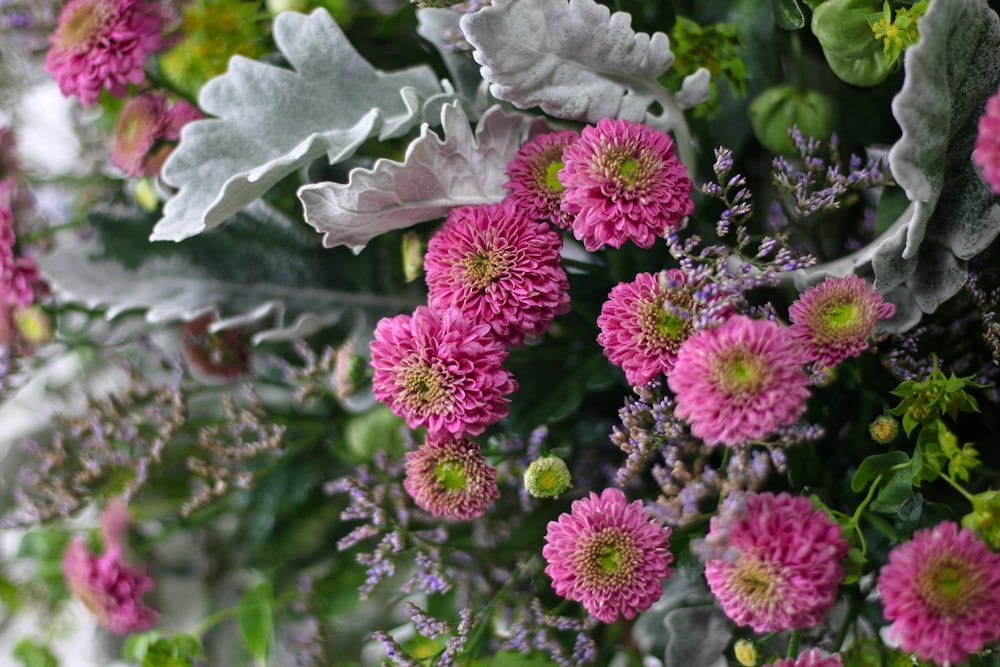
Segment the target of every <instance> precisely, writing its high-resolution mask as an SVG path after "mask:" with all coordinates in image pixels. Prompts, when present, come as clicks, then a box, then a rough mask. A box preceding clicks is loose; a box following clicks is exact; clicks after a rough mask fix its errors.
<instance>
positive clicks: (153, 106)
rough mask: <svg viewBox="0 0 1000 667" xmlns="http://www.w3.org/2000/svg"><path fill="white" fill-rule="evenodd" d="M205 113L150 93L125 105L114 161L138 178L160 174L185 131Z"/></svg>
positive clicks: (112, 149) (158, 93) (138, 96)
mask: <svg viewBox="0 0 1000 667" xmlns="http://www.w3.org/2000/svg"><path fill="white" fill-rule="evenodd" d="M203 117H204V114H202V113H201V111H200V110H199V109H198V107H196V106H194V105H193V104H191V103H190V102H188V101H186V100H180V101H178V102H176V103H173V104H171V103H170V102H169V100H168V99H167V95H166V94H165V93H160V92H153V91H146V92H143V93H140V94H138V95H136V96H135V97H133V98H131V99H130V100H129V101H128V102H126V103H125V106H124V108H123V109H122V111H121V114H119V116H118V123H117V125H116V127H115V137H114V143H113V145H112V147H111V161H112V162H113V163H114V164H115V165H116V166H117V167H118V168H119V169H121V170H122V171H124V172H125V173H126V174H128V175H129V176H134V177H136V178H139V177H142V176H153V175H155V174H157V173H159V171H160V168H161V167H162V166H163V163H164V162H165V161H166V159H167V157H168V156H169V155H170V153H171V151H173V148H174V144H173V143H171V142H176V141H177V140H178V139H179V138H180V131H181V128H182V127H184V125H186V124H187V123H189V122H190V121H192V120H196V119H198V118H203Z"/></svg>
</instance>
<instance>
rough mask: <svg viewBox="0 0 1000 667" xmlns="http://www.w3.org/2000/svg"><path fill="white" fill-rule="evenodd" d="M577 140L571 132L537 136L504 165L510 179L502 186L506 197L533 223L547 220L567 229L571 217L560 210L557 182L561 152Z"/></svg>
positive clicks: (563, 188)
mask: <svg viewBox="0 0 1000 667" xmlns="http://www.w3.org/2000/svg"><path fill="white" fill-rule="evenodd" d="M579 138H580V133H579V132H576V131H575V130H563V131H561V132H549V133H547V134H540V135H538V136H537V137H535V138H534V139H532V140H531V141H529V142H527V143H525V144H524V145H523V146H521V150H519V151H518V152H517V156H516V157H515V158H514V160H513V161H512V162H511V163H510V164H509V165H507V175H508V176H510V181H508V182H507V183H506V184H505V185H504V187H505V188H507V189H508V190H510V191H511V193H510V198H511V199H513V200H514V202H516V203H517V205H518V207H519V208H522V209H524V210H525V211H526V212H527V214H528V216H529V217H531V218H532V219H533V220H546V221H551V222H552V224H554V225H555V226H556V227H559V228H561V229H568V228H569V226H570V221H571V220H572V216H571V215H570V214H569V213H567V212H566V211H563V210H561V209H560V204H561V203H562V197H563V192H564V191H565V190H566V188H565V187H563V184H562V182H561V181H560V180H559V172H560V171H561V170H562V168H563V166H564V165H563V151H564V150H566V147H567V146H569V145H570V144H572V143H573V142H575V141H576V140H577V139H579Z"/></svg>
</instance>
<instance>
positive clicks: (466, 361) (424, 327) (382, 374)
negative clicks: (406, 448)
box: [371, 306, 517, 436]
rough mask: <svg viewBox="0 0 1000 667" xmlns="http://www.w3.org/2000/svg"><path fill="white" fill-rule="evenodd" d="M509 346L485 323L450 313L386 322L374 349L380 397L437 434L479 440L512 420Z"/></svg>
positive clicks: (413, 424)
mask: <svg viewBox="0 0 1000 667" xmlns="http://www.w3.org/2000/svg"><path fill="white" fill-rule="evenodd" d="M506 358H507V350H506V349H505V348H504V345H503V343H501V342H500V341H499V340H497V338H496V336H494V335H493V332H492V331H491V330H490V328H489V326H488V325H486V324H476V323H473V322H471V321H469V320H468V319H467V318H466V317H465V316H464V315H463V314H462V311H460V310H458V309H457V308H449V309H447V310H445V311H443V312H442V313H441V314H440V315H439V314H438V313H436V312H435V311H433V310H431V309H430V308H428V307H426V306H418V307H417V309H416V310H415V311H414V312H413V315H412V316H410V315H397V316H396V317H392V318H383V319H382V320H381V321H379V323H378V324H377V325H376V327H375V340H373V341H372V343H371V363H372V368H373V369H374V377H373V378H372V388H373V390H374V393H375V398H377V399H378V400H380V401H382V402H383V403H385V404H386V405H388V406H389V407H390V408H391V409H392V411H393V412H395V413H396V414H397V415H399V416H400V417H402V418H403V419H405V420H406V423H407V424H409V425H410V428H418V427H420V426H426V427H427V428H428V430H429V431H430V432H431V433H432V434H451V435H453V436H459V435H462V434H463V433H468V434H470V435H478V434H480V433H482V432H483V431H484V430H485V429H486V427H487V426H488V425H489V424H492V423H493V422H495V421H497V420H499V419H501V418H502V417H505V416H506V415H507V411H508V410H509V407H508V403H509V400H508V399H507V398H506V396H507V394H509V393H511V392H513V391H514V390H515V389H517V382H515V381H514V380H513V378H512V377H511V374H510V372H508V371H506V370H504V368H503V367H502V364H503V362H504V360H505V359H506Z"/></svg>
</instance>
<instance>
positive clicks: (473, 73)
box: [417, 7, 490, 124]
mask: <svg viewBox="0 0 1000 667" xmlns="http://www.w3.org/2000/svg"><path fill="white" fill-rule="evenodd" d="M461 17H462V15H461V14H459V13H458V12H456V11H454V10H451V9H438V8H434V7H427V8H424V9H418V10H417V21H418V26H417V34H418V35H420V36H421V37H423V38H424V39H426V40H427V41H428V42H430V43H431V44H433V45H434V48H435V49H437V51H438V53H439V54H440V55H441V60H442V61H444V66H445V67H446V68H448V74H449V75H450V76H451V82H450V85H452V86H454V89H455V93H457V96H458V99H460V100H461V101H462V105H463V106H464V107H465V111H466V113H468V114H469V117H470V118H473V119H478V118H479V117H480V116H482V114H483V112H484V111H486V109H487V107H489V104H490V102H489V100H490V96H489V91H488V90H487V87H488V85H489V84H487V82H486V81H484V80H483V78H482V77H481V76H479V66H478V65H476V62H475V61H474V60H472V59H471V58H469V56H468V54H466V53H463V52H461V51H457V50H456V49H454V48H449V47H450V44H449V41H450V40H451V38H452V36H454V35H460V34H461V28H460V27H459V25H458V21H459V19H460V18H461ZM445 85H449V84H448V82H445ZM454 98H455V95H454V94H452V95H449V94H446V93H441V94H439V95H434V96H432V97H430V98H428V99H427V101H426V102H425V103H424V120H425V121H427V122H429V123H431V124H436V123H437V122H438V119H439V118H440V116H441V107H442V106H443V105H444V104H445V103H446V102H450V101H452V100H454Z"/></svg>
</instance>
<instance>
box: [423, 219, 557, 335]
mask: <svg viewBox="0 0 1000 667" xmlns="http://www.w3.org/2000/svg"><path fill="white" fill-rule="evenodd" d="M561 249H562V237H560V235H559V233H558V232H557V231H555V230H554V229H552V227H551V226H550V225H549V224H548V223H545V222H537V221H534V220H531V219H529V218H528V217H527V216H526V215H525V214H524V213H523V212H522V211H521V210H520V209H519V208H518V207H517V206H516V205H515V204H514V203H513V202H512V201H510V200H509V199H508V200H505V201H503V202H501V203H499V204H486V205H482V206H460V207H458V208H455V209H452V211H451V212H450V213H449V214H448V219H447V220H446V221H445V223H444V226H443V227H442V228H441V229H440V231H438V232H437V234H435V235H434V237H433V238H432V239H431V240H430V241H429V242H428V244H427V254H426V256H425V259H424V271H425V273H426V279H427V290H428V294H427V300H428V302H429V303H430V306H431V307H432V308H434V309H435V310H444V309H446V308H448V307H457V308H461V310H462V311H463V312H464V314H465V316H466V317H467V318H469V319H470V320H471V321H473V322H476V323H482V324H487V325H489V326H490V328H491V329H492V330H493V332H494V333H495V334H496V336H497V337H498V338H499V339H500V340H502V341H503V342H504V343H506V344H507V345H519V344H521V343H522V342H524V337H525V336H526V335H527V336H539V335H541V334H543V333H545V331H546V330H547V329H548V328H549V325H550V324H551V323H552V319H553V318H554V317H555V316H556V315H559V314H562V313H565V312H567V311H568V310H569V281H568V279H567V278H566V272H565V271H564V270H563V268H562V264H561V263H560V256H559V252H560V250H561Z"/></svg>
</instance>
